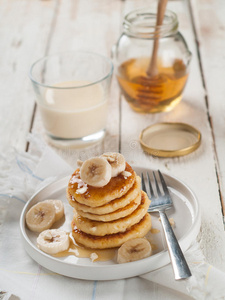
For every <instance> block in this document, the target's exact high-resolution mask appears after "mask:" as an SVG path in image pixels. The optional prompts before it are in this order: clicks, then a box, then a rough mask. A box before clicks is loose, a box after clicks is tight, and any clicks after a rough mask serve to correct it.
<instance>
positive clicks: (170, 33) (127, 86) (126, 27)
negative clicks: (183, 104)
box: [113, 9, 191, 113]
mask: <svg viewBox="0 0 225 300" xmlns="http://www.w3.org/2000/svg"><path fill="white" fill-rule="evenodd" d="M156 20H157V12H156V11H154V10H151V9H141V10H136V11H132V12H130V13H128V14H127V15H126V16H125V18H124V22H123V32H122V34H121V36H120V38H119V40H118V41H117V43H116V45H115V47H114V49H113V57H114V64H115V69H116V76H117V80H118V83H119V86H120V89H121V92H122V94H123V96H124V97H125V99H126V100H127V102H128V103H129V104H130V106H131V108H132V109H134V110H135V111H137V112H143V113H157V112H162V111H169V110H171V109H172V108H173V107H174V106H175V105H177V104H178V103H179V102H180V100H181V99H182V93H183V90H184V87H185V84H186V82H187V78H188V72H189V63H190V60H191V52H190V51H189V49H188V46H187V44H186V42H185V39H184V37H183V36H182V34H181V33H180V32H179V31H178V19H177V16H176V14H175V13H174V12H172V11H168V10H166V12H165V15H164V20H163V24H162V25H160V26H156ZM153 53H154V57H155V59H154V60H155V68H154V70H152V64H154V63H153Z"/></svg>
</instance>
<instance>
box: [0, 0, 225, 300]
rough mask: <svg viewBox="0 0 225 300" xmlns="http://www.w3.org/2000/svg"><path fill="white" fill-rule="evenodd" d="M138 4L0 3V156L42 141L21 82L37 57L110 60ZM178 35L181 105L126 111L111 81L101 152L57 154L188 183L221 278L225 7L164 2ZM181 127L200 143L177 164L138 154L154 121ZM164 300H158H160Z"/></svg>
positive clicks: (204, 1) (203, 239) (126, 0)
mask: <svg viewBox="0 0 225 300" xmlns="http://www.w3.org/2000/svg"><path fill="white" fill-rule="evenodd" d="M150 3H151V1H147V0H146V1H144V0H141V1H140V0H139V1H137V0H111V1H109V0H93V1H90V0H66V1H62V0H61V1H60V0H42V1H41V0H32V1H30V0H20V1H18V0H10V1H9V0H0V53H1V56H0V78H1V80H0V121H1V126H0V151H1V152H2V153H5V154H6V155H7V151H8V149H9V147H16V148H17V149H19V150H24V151H32V149H30V148H29V145H28V144H27V141H26V138H27V134H28V133H29V132H30V131H35V132H38V133H39V134H41V135H43V127H42V123H41V119H40V116H39V113H38V111H37V110H36V107H35V102H34V94H33V90H32V87H31V83H30V81H29V78H28V71H29V67H30V65H31V64H32V63H33V62H34V61H35V60H36V59H38V58H40V57H42V56H44V55H46V54H52V53H57V52H61V51H64V50H78V49H84V50H91V51H95V52H99V53H101V54H103V55H106V56H110V50H111V47H112V45H113V44H114V43H115V42H116V40H117V39H118V37H119V34H120V32H121V28H122V26H121V25H122V19H123V16H124V15H125V14H126V13H127V12H128V11H130V10H133V9H135V8H141V7H144V6H147V5H149V4H150ZM168 8H170V9H171V10H173V11H175V12H176V13H177V14H178V17H179V21H180V31H181V32H182V33H183V35H184V37H185V39H186V40H187V43H188V45H189V48H190V50H191V52H192V54H193V58H192V62H191V71H190V77H189V80H188V84H187V86H186V89H185V93H184V99H183V100H182V102H181V103H180V104H179V105H178V106H177V107H176V108H175V109H174V110H173V111H171V112H169V113H161V114H153V115H147V114H146V115H143V114H137V113H135V112H133V111H132V110H131V109H130V108H129V106H128V104H127V103H126V102H125V100H124V99H123V98H122V97H121V95H120V91H119V88H118V85H117V82H116V80H115V77H114V78H113V82H112V89H111V96H110V110H109V111H110V114H109V116H108V125H107V135H106V138H105V140H104V142H103V143H101V145H98V146H95V147H91V148H88V149H79V150H73V151H61V150H57V149H56V151H58V153H59V154H60V155H62V157H64V158H65V159H66V160H68V161H69V162H70V163H72V164H75V162H76V160H77V158H81V159H85V158H87V157H90V156H93V155H97V154H100V153H102V152H105V151H120V152H121V153H122V154H124V155H125V157H126V159H127V161H129V162H130V163H131V164H134V165H140V166H149V168H159V169H161V170H162V171H166V172H167V173H170V174H171V175H174V176H176V177H178V178H179V179H181V180H183V181H184V182H185V183H187V184H188V185H189V186H190V187H191V189H192V190H193V191H194V192H195V194H196V195H197V197H198V199H199V202H200V206H201V211H202V223H201V230H200V233H199V235H198V240H199V242H200V245H201V248H202V250H203V253H204V255H205V256H206V259H207V261H208V262H209V263H211V264H213V265H214V266H215V267H218V268H220V269H222V270H224V271H225V254H224V253H225V233H224V211H225V204H224V195H225V159H224V149H225V129H224V128H225V126H224V123H225V122H224V116H225V101H224V95H225V81H224V74H225V54H224V50H225V38H224V37H225V18H224V13H225V3H224V0H183V1H182V0H177V1H169V4H168ZM162 121H169V122H179V121H181V122H186V123H188V124H190V125H193V126H194V127H196V128H197V129H198V130H199V131H200V132H201V133H202V144H201V146H200V148H199V149H198V150H197V151H195V152H194V153H192V154H189V155H187V156H184V157H180V158H165V159H163V158H155V157H152V156H150V155H147V154H145V153H144V152H143V150H142V149H141V147H140V144H139V141H138V137H139V133H140V131H141V130H142V129H143V128H145V127H146V126H148V125H151V124H153V123H156V122H162ZM157 299H158V298H157ZM162 299H163V297H162Z"/></svg>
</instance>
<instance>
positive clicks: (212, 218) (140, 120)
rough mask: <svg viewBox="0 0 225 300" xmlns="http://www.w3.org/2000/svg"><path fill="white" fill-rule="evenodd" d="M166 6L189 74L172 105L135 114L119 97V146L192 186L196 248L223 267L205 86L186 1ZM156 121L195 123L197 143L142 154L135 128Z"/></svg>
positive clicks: (224, 240) (131, 157) (138, 161)
mask: <svg viewBox="0 0 225 300" xmlns="http://www.w3.org/2000/svg"><path fill="white" fill-rule="evenodd" d="M125 5H128V7H129V8H128V9H126V6H125V10H130V9H131V7H133V8H137V7H138V4H137V3H136V2H134V1H127V2H126V3H125ZM168 8H170V9H171V10H173V11H175V12H176V13H177V14H178V17H179V21H180V25H179V26H180V31H181V32H182V34H183V35H184V37H185V39H186V41H187V43H188V45H189V48H190V50H191V52H192V53H193V57H192V62H191V70H190V77H189V79H188V84H187V86H186V89H185V92H184V97H183V100H182V102H181V103H180V104H179V105H178V106H177V107H176V108H175V109H174V110H173V111H171V112H168V113H161V114H155V115H147V114H146V115H142V114H137V113H135V112H133V111H132V110H131V109H130V107H129V106H128V104H127V103H126V101H125V100H124V99H123V101H122V124H121V128H122V129H121V139H122V143H121V144H122V146H121V150H122V153H123V154H124V155H125V156H126V158H127V159H128V161H129V162H130V163H131V164H134V165H143V166H149V168H153V169H161V170H163V171H165V172H169V173H170V174H173V175H174V176H176V177H178V178H180V179H182V180H183V181H184V182H186V183H187V184H188V185H189V186H190V187H191V188H192V190H193V191H194V192H195V194H196V195H197V197H198V200H199V202H200V206H201V210H202V227H201V232H200V234H199V237H198V239H199V241H200V244H201V248H202V250H203V252H204V254H205V255H206V257H207V259H208V261H209V262H210V263H212V264H215V265H217V267H220V268H223V269H224V268H225V260H224V258H223V257H222V256H221V255H220V249H224V247H225V235H224V226H223V216H222V213H221V204H220V195H219V192H218V182H217V174H216V169H215V160H214V158H215V154H214V146H213V137H212V132H211V128H210V124H209V122H208V116H207V106H206V102H205V89H204V86H203V82H202V77H201V70H200V68H199V62H198V53H197V48H196V43H195V35H194V32H193V28H192V26H190V24H191V22H192V20H191V17H190V11H189V7H188V2H187V1H171V2H169V4H168ZM131 120H133V121H131ZM157 122H184V123H188V124H190V125H192V126H194V127H196V128H197V129H198V130H199V131H200V132H201V133H202V144H201V146H200V148H199V149H198V150H197V151H195V152H194V153H192V154H189V155H187V156H184V157H180V158H179V157H177V158H168V159H166V158H165V159H164V158H156V157H152V156H149V155H148V154H145V153H144V152H143V150H142V149H141V147H140V144H139V140H138V139H139V134H140V132H141V130H142V129H144V128H145V127H147V126H149V125H151V124H154V123H157ZM127 124H129V126H127ZM206 162H207V168H206ZM212 224H214V226H212ZM215 245H216V248H215Z"/></svg>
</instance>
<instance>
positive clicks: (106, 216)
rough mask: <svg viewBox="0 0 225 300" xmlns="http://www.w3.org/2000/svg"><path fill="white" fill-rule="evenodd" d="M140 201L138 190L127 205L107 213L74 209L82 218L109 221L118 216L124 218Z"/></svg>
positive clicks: (116, 218)
mask: <svg viewBox="0 0 225 300" xmlns="http://www.w3.org/2000/svg"><path fill="white" fill-rule="evenodd" d="M140 203H141V191H139V194H138V195H137V197H136V198H135V199H134V200H133V201H131V202H130V203H129V204H128V205H126V206H124V207H122V208H119V209H117V210H115V211H114V212H112V213H109V214H103V215H96V214H91V213H86V212H83V211H82V210H78V209H77V210H76V211H77V212H78V214H79V215H80V216H81V217H83V218H87V219H90V220H94V221H103V222H109V221H114V220H118V219H120V218H124V217H126V216H128V215H130V214H131V213H132V212H133V211H134V210H135V209H136V208H137V207H138V205H139V204H140ZM96 209H97V207H96Z"/></svg>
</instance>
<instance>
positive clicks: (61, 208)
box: [43, 199, 64, 222]
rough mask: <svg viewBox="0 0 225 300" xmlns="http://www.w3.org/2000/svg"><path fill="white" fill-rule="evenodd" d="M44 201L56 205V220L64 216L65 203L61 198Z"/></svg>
mask: <svg viewBox="0 0 225 300" xmlns="http://www.w3.org/2000/svg"><path fill="white" fill-rule="evenodd" d="M43 202H44V203H52V204H53V205H54V207H55V222H57V221H58V220H60V219H61V218H62V217H63V216H64V205H63V203H62V201H61V200H55V199H48V200H45V201H43Z"/></svg>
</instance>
